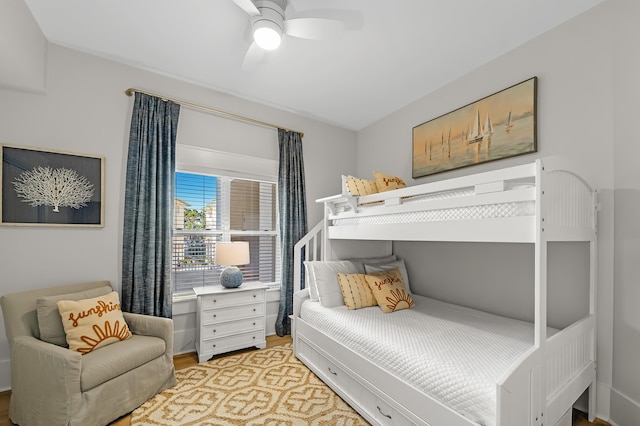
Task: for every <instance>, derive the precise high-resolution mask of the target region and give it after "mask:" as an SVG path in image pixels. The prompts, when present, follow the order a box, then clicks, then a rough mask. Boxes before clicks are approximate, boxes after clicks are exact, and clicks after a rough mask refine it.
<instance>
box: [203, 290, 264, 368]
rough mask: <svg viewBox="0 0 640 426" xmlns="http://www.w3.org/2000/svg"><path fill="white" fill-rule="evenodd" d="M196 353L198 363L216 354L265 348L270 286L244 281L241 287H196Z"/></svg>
mask: <svg viewBox="0 0 640 426" xmlns="http://www.w3.org/2000/svg"><path fill="white" fill-rule="evenodd" d="M193 291H194V292H195V293H196V296H197V297H198V311H197V318H198V322H197V329H196V334H197V336H196V338H197V340H196V350H197V351H198V362H204V361H207V360H209V359H210V358H211V357H212V356H213V355H216V354H221V353H224V352H229V351H234V350H237V349H242V348H247V347H250V346H256V347H257V348H259V349H262V348H264V347H266V345H267V341H266V337H265V312H266V303H267V301H266V291H267V286H265V285H264V284H261V283H259V282H245V283H243V284H242V285H241V286H240V287H238V288H224V287H222V286H220V285H215V286H207V287H197V288H194V289H193Z"/></svg>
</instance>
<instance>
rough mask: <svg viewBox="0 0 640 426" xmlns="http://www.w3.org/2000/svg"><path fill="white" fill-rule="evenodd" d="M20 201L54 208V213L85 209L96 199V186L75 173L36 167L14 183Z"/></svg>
mask: <svg viewBox="0 0 640 426" xmlns="http://www.w3.org/2000/svg"><path fill="white" fill-rule="evenodd" d="M13 185H14V186H15V190H16V192H17V193H18V197H21V198H24V200H22V202H24V203H29V205H31V206H32V207H37V206H41V205H45V206H53V211H54V212H59V211H60V209H59V207H73V208H74V209H80V208H82V207H85V206H86V205H87V203H88V202H89V201H91V196H92V195H93V184H92V183H91V182H89V180H88V179H87V178H86V177H84V176H80V175H79V174H78V173H77V172H76V171H75V170H72V169H65V168H59V169H52V168H51V167H40V166H38V167H34V168H33V169H32V170H27V171H26V172H23V173H22V174H20V176H18V177H17V178H16V179H15V181H14V182H13Z"/></svg>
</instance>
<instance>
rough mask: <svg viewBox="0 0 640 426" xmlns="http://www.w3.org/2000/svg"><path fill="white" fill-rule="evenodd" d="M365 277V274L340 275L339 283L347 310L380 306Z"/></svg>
mask: <svg viewBox="0 0 640 426" xmlns="http://www.w3.org/2000/svg"><path fill="white" fill-rule="evenodd" d="M365 277H366V275H365V274H343V273H338V283H339V284H340V290H341V291H342V297H343V298H344V304H345V305H346V306H347V309H360V308H366V307H369V306H376V305H377V304H378V302H377V301H376V298H375V297H374V296H373V292H372V291H371V288H370V287H369V284H368V283H367V279H366V278H365Z"/></svg>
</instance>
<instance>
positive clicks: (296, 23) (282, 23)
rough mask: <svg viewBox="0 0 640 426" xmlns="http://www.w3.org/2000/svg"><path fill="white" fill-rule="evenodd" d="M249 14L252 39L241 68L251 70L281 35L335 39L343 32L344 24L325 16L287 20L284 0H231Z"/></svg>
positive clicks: (313, 38)
mask: <svg viewBox="0 0 640 426" xmlns="http://www.w3.org/2000/svg"><path fill="white" fill-rule="evenodd" d="M233 2H234V3H235V4H237V5H238V6H239V7H240V8H241V9H242V10H244V11H245V12H247V13H248V14H249V16H251V29H252V33H253V42H252V43H251V46H250V47H249V50H248V51H247V53H246V55H245V57H244V61H243V62H242V69H243V70H245V71H246V70H250V69H252V68H254V67H255V66H257V65H258V63H260V61H261V60H262V58H263V56H264V52H265V50H274V49H277V48H278V46H280V42H281V40H282V37H283V36H284V35H285V34H286V35H288V36H293V37H299V38H305V39H311V40H336V39H338V38H340V36H341V35H342V32H343V31H344V23H343V22H342V21H339V20H336V19H327V18H296V19H287V17H286V15H285V9H286V8H287V0H233Z"/></svg>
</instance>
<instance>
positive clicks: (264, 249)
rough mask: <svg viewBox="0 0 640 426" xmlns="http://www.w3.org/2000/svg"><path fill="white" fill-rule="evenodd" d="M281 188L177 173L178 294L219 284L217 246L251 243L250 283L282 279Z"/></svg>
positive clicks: (174, 267)
mask: <svg viewBox="0 0 640 426" xmlns="http://www.w3.org/2000/svg"><path fill="white" fill-rule="evenodd" d="M276 199H277V198H276V184H275V183H274V182H267V181H260V180H254V179H245V178H236V177H230V176H214V175H205V174H196V173H187V172H177V173H176V198H175V208H174V234H173V265H172V283H173V292H174V294H180V293H186V292H190V290H191V289H192V288H193V287H199V286H205V285H213V284H218V283H219V282H220V272H221V270H222V268H223V267H224V266H222V265H216V264H215V243H216V242H218V241H248V242H249V251H250V260H251V263H249V264H248V265H240V266H239V268H240V270H241V271H242V273H243V275H244V280H245V281H261V282H263V283H276V282H279V281H280V275H279V274H280V268H279V265H280V262H279V261H278V260H279V238H278V224H277V214H276V212H277V202H276Z"/></svg>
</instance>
